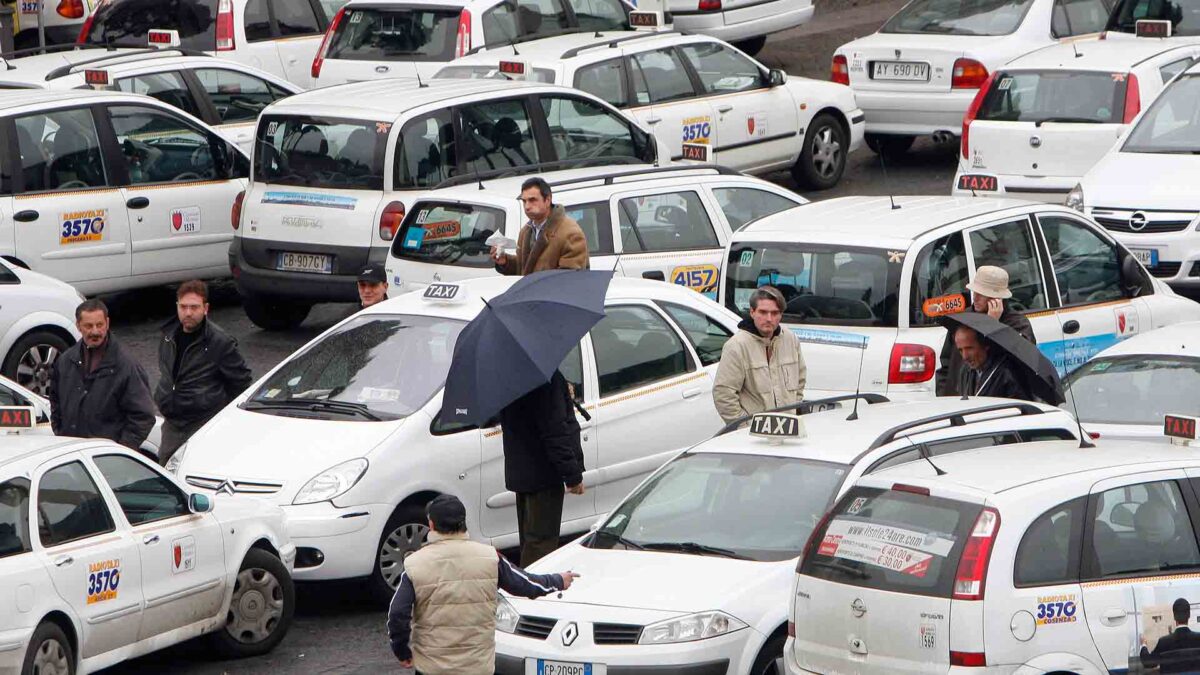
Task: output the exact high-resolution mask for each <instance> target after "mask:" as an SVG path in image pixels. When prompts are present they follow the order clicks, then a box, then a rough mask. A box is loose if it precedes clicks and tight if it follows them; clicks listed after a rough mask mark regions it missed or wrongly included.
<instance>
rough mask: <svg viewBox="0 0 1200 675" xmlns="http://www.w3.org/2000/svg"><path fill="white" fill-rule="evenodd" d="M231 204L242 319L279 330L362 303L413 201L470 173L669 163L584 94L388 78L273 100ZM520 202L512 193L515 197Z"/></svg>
mask: <svg viewBox="0 0 1200 675" xmlns="http://www.w3.org/2000/svg"><path fill="white" fill-rule="evenodd" d="M256 134H257V135H256V138H257V143H256V145H255V150H254V171H253V178H252V180H251V182H250V186H249V188H248V189H247V191H246V193H245V195H244V197H243V196H239V197H238V205H237V207H235V212H234V227H235V229H236V230H237V232H236V236H235V237H234V239H233V244H232V245H231V246H230V247H229V267H230V268H231V269H232V271H233V275H234V278H235V279H236V280H237V285H238V291H239V292H240V293H241V295H242V299H243V307H244V309H245V310H246V314H247V316H249V317H250V320H251V321H253V322H254V323H255V324H257V325H258V326H260V327H262V328H265V329H268V330H279V329H284V328H290V327H293V326H296V325H298V324H299V323H300V322H302V321H303V320H304V318H305V317H306V316H307V315H308V312H309V310H310V309H311V308H312V306H313V304H314V303H317V302H350V301H356V300H357V299H358V290H357V286H356V279H357V278H358V273H359V271H360V270H362V268H363V267H365V266H367V265H368V264H371V265H374V264H379V265H382V264H383V263H384V260H385V259H386V258H387V252H388V248H389V247H390V245H391V243H392V239H393V237H394V236H395V234H396V232H397V230H398V229H399V227H400V223H401V222H402V221H403V220H404V215H405V212H406V210H407V209H408V208H409V207H411V206H412V204H413V202H414V201H415V200H416V199H417V198H418V197H420V196H424V195H425V194H427V192H428V190H429V189H430V188H433V187H436V186H437V185H439V184H441V183H442V182H443V181H445V180H447V179H449V178H454V177H461V176H473V177H484V176H496V175H513V174H521V173H532V172H536V171H549V170H553V169H556V168H559V169H561V168H567V167H572V166H597V165H614V164H643V165H649V164H653V163H655V161H657V160H658V159H659V158H663V159H664V160H665V157H666V153H665V152H663V151H661V150H660V148H659V147H658V144H657V141H656V140H655V138H654V136H653V135H651V134H650V133H648V132H646V131H645V130H644V129H642V128H641V127H640V126H638V124H637V123H636V122H633V121H631V120H630V119H628V118H626V117H625V116H624V115H622V114H621V113H620V111H618V110H616V109H614V108H612V107H611V106H609V105H608V104H607V103H604V102H603V101H601V100H599V99H597V98H595V97H593V96H591V95H589V94H585V93H583V92H579V91H575V90H573V89H568V88H566V87H560V86H555V85H550V84H533V83H525V82H508V81H506V80H477V81H471V82H465V81H462V80H433V81H430V82H424V83H418V82H416V81H414V80H398V79H394V80H381V81H377V82H359V83H356V84H344V85H339V86H336V87H325V88H322V89H318V90H315V91H309V92H305V93H303V94H299V95H296V96H293V97H291V98H288V99H284V100H283V101H280V102H278V103H275V104H273V105H271V106H268V107H267V108H266V110H264V111H263V113H262V115H261V117H260V118H259V123H258V129H257V131H256ZM513 197H514V198H515V197H516V194H514V195H513Z"/></svg>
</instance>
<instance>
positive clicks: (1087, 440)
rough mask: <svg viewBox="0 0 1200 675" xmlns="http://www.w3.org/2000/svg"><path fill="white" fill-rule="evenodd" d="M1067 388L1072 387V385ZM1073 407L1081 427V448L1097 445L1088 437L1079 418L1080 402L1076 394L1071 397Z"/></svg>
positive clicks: (1077, 423)
mask: <svg viewBox="0 0 1200 675" xmlns="http://www.w3.org/2000/svg"><path fill="white" fill-rule="evenodd" d="M1066 389H1070V387H1067V388H1066ZM1066 389H1064V390H1063V395H1064V396H1066V395H1067V394H1066ZM1071 409H1072V410H1073V411H1074V412H1075V426H1076V427H1078V428H1079V449H1080V450H1082V449H1084V448H1094V447H1096V444H1095V443H1093V442H1092V440H1091V438H1089V437H1088V434H1087V432H1086V431H1084V430H1083V422H1082V421H1081V420H1080V419H1079V402H1078V401H1076V400H1075V397H1074V396H1072V397H1071Z"/></svg>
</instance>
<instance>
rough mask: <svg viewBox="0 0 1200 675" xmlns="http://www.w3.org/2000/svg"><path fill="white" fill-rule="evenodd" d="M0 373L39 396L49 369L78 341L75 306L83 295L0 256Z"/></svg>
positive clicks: (45, 390)
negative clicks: (61, 354) (1, 297)
mask: <svg viewBox="0 0 1200 675" xmlns="http://www.w3.org/2000/svg"><path fill="white" fill-rule="evenodd" d="M0 288H2V289H4V290H3V291H2V292H0V295H3V298H4V301H3V302H0V375H3V376H5V377H8V378H11V379H13V380H15V381H16V382H17V383H18V384H20V385H22V386H25V387H28V388H30V389H32V390H34V391H35V392H37V393H38V394H40V395H42V396H46V395H47V394H48V393H49V391H50V367H51V366H52V365H53V364H54V360H55V359H56V358H58V355H59V354H60V353H62V352H63V350H65V349H66V348H67V347H69V346H71V345H72V344H74V343H75V340H77V339H79V331H78V330H77V329H76V328H75V308H76V307H78V306H79V303H81V302H83V300H84V297H83V296H82V295H80V293H79V292H78V291H76V290H75V289H74V288H72V287H71V286H70V284H66V283H64V282H61V281H59V280H57V279H52V278H50V277H48V276H46V275H44V274H38V273H37V272H33V271H30V270H28V269H25V268H23V267H21V266H19V265H14V264H13V263H12V262H10V261H9V260H7V259H5V258H0Z"/></svg>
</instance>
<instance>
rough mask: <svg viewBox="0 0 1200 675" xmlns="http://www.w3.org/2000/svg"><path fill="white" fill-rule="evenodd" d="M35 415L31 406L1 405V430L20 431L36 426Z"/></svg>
mask: <svg viewBox="0 0 1200 675" xmlns="http://www.w3.org/2000/svg"><path fill="white" fill-rule="evenodd" d="M34 420H35V416H34V414H33V408H30V407H29V406H17V405H6V406H0V430H3V431H10V432H11V431H20V430H22V429H32V428H33V427H34Z"/></svg>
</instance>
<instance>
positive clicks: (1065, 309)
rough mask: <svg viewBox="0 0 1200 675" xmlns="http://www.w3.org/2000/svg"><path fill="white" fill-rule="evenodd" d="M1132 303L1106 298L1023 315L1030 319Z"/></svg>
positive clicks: (1125, 300)
mask: <svg viewBox="0 0 1200 675" xmlns="http://www.w3.org/2000/svg"><path fill="white" fill-rule="evenodd" d="M1127 304H1132V303H1131V301H1130V300H1128V299H1122V300H1108V301H1107V302H1097V303H1095V304H1093V305H1076V306H1074V307H1061V308H1059V309H1043V310H1038V311H1036V312H1029V313H1028V314H1026V315H1025V317H1026V318H1028V319H1032V318H1034V317H1038V316H1050V315H1051V314H1068V313H1070V312H1082V311H1084V310H1086V309H1096V308H1097V307H1115V306H1117V305H1127Z"/></svg>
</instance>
